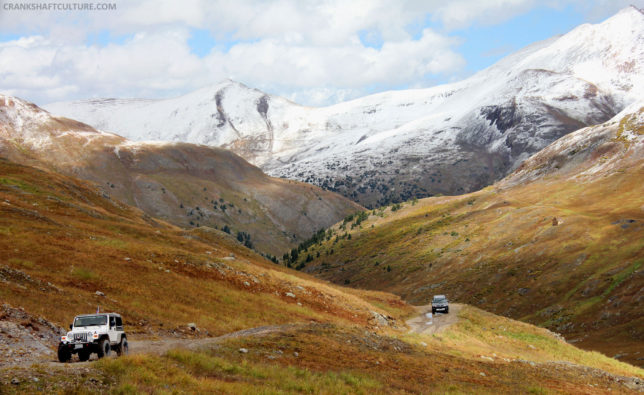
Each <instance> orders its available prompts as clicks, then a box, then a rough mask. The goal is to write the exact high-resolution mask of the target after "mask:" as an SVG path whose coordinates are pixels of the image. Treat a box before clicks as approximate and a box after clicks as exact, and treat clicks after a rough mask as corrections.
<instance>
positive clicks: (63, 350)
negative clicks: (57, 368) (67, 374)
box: [58, 344, 72, 362]
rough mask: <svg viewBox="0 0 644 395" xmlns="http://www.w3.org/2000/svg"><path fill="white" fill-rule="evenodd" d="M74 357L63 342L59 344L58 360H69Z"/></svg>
mask: <svg viewBox="0 0 644 395" xmlns="http://www.w3.org/2000/svg"><path fill="white" fill-rule="evenodd" d="M70 359H72V354H71V353H70V352H69V350H68V349H67V347H65V346H64V345H62V344H59V345H58V360H59V361H60V362H69V360H70Z"/></svg>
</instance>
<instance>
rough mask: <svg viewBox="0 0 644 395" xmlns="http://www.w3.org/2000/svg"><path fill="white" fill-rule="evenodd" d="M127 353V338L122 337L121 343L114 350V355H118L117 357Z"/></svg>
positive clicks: (128, 347)
mask: <svg viewBox="0 0 644 395" xmlns="http://www.w3.org/2000/svg"><path fill="white" fill-rule="evenodd" d="M129 351H130V346H129V345H128V344H127V338H125V337H122V338H121V343H120V344H119V345H118V346H117V348H116V355H118V356H119V357H120V356H123V355H127V353H128V352H129Z"/></svg>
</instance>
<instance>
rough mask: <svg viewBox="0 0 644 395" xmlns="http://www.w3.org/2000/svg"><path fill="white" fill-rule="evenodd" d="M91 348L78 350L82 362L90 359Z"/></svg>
mask: <svg viewBox="0 0 644 395" xmlns="http://www.w3.org/2000/svg"><path fill="white" fill-rule="evenodd" d="M89 354H90V352H89V350H81V351H79V352H78V359H80V361H81V362H85V361H87V360H88V359H89Z"/></svg>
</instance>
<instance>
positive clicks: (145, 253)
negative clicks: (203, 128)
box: [0, 160, 408, 335]
mask: <svg viewBox="0 0 644 395" xmlns="http://www.w3.org/2000/svg"><path fill="white" fill-rule="evenodd" d="M0 235H2V237H0V256H1V257H2V259H1V261H0V280H2V287H0V300H2V301H3V302H4V303H9V304H10V305H13V306H16V307H17V306H21V307H23V308H24V309H25V310H27V311H29V312H31V313H32V314H36V315H39V316H42V317H45V318H46V319H48V320H50V321H53V322H55V323H56V324H58V325H61V326H67V324H68V323H69V322H71V319H72V318H73V316H74V315H75V314H79V313H83V312H92V311H94V310H95V309H96V306H97V305H100V306H101V308H102V309H103V310H104V311H119V312H121V313H122V314H123V315H124V316H125V317H127V318H126V321H127V324H128V330H129V331H131V332H143V333H161V334H163V333H170V332H172V331H174V330H180V329H181V328H185V326H186V324H188V323H192V322H194V323H196V324H197V327H198V328H200V330H201V331H204V332H205V331H207V332H208V333H210V334H211V335H216V334H221V333H225V332H230V331H232V330H237V329H242V328H247V327H253V326H259V325H267V324H280V323H285V322H292V321H299V320H305V321H308V320H319V321H325V322H326V321H331V322H356V323H361V324H366V323H367V322H368V321H369V319H370V318H371V317H372V313H371V311H380V312H382V313H383V314H392V315H395V314H396V313H397V312H398V313H402V314H404V312H405V309H408V308H406V307H404V305H403V304H402V303H401V302H400V301H399V300H398V299H397V297H394V296H391V295H385V294H378V293H358V294H355V295H354V294H351V293H346V292H342V291H339V290H337V289H336V288H335V287H333V286H330V285H328V284H325V283H322V282H320V281H318V280H314V279H312V278H310V277H308V276H298V275H295V274H294V273H293V272H291V271H288V270H286V269H284V268H282V267H280V266H278V265H275V264H273V263H271V262H269V261H267V260H266V259H264V258H262V257H261V256H259V255H257V254H256V253H254V252H252V251H251V250H248V249H246V248H244V247H243V246H242V245H241V244H240V243H239V242H238V241H237V240H235V239H234V238H233V237H231V236H229V235H227V234H225V233H223V232H220V231H217V230H214V229H209V228H203V227H202V228H198V229H194V230H191V231H185V230H182V229H180V228H177V227H175V226H173V225H170V224H167V223H165V222H162V221H159V220H156V219H153V218H151V217H149V216H148V215H146V214H144V213H143V212H141V211H140V210H138V209H135V208H132V207H129V206H125V205H123V204H122V203H120V202H118V201H115V200H112V199H109V198H106V197H104V195H103V194H102V193H101V192H100V191H99V190H97V189H95V188H94V187H93V186H91V185H90V184H88V183H86V182H82V181H79V180H75V179H73V178H69V177H65V176H61V175H57V174H55V173H50V172H44V171H40V170H37V169H34V168H30V167H25V166H21V165H17V164H14V163H11V162H8V161H6V160H0ZM97 291H99V292H102V293H103V294H104V296H99V295H97V294H96V292H97ZM365 299H373V300H374V301H376V302H378V303H379V304H381V305H382V306H383V307H385V308H386V309H380V308H378V307H376V306H373V305H371V304H370V303H369V302H367V301H365ZM240 311H243V312H244V313H243V314H240V313H239V312H240Z"/></svg>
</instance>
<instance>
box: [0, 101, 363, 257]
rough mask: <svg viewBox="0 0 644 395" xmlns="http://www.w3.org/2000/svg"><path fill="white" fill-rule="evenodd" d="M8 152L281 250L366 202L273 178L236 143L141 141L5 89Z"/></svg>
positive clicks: (1, 129) (153, 210)
mask: <svg viewBox="0 0 644 395" xmlns="http://www.w3.org/2000/svg"><path fill="white" fill-rule="evenodd" d="M0 156H3V157H6V158H8V159H10V160H11V161H13V162H16V163H22V164H26V165H30V166H37V167H41V168H47V169H50V170H54V171H57V172H61V173H64V174H67V175H71V176H74V177H78V178H83V179H87V180H90V181H93V182H95V183H96V184H97V185H98V186H99V187H100V188H101V189H102V191H103V193H105V194H107V195H110V196H112V197H114V198H115V199H119V200H121V201H123V202H125V203H127V204H129V205H131V206H135V207H138V208H140V209H142V210H143V211H144V212H145V213H147V214H148V215H151V216H153V217H155V218H161V219H163V220H165V221H167V222H170V223H172V224H175V225H178V226H181V227H184V228H189V229H191V228H198V227H200V226H208V227H212V228H219V229H225V230H226V231H228V232H230V233H231V234H232V235H233V236H235V237H237V236H238V234H239V237H240V239H241V240H242V241H244V242H245V243H246V244H247V245H248V246H252V247H254V248H256V249H257V250H259V251H262V252H264V253H269V254H272V255H277V254H279V253H281V252H282V251H284V250H286V249H288V248H290V247H292V246H293V245H297V244H298V243H299V242H301V241H302V240H305V239H307V238H308V237H310V236H311V235H312V234H313V233H314V232H315V231H317V230H318V229H320V228H324V227H327V226H330V225H332V224H333V223H335V222H337V221H338V220H340V219H341V218H342V217H344V216H345V215H347V214H350V213H353V212H355V211H357V210H359V209H360V206H359V205H358V204H356V203H353V202H351V201H350V200H348V199H346V198H343V197H342V196H340V195H336V194H334V193H332V192H328V191H324V190H322V189H320V188H318V187H315V186H312V185H308V184H305V183H301V182H296V181H289V180H282V179H277V178H272V177H268V176H267V175H266V174H264V173H263V172H262V171H261V170H260V169H259V168H257V167H255V166H252V165H251V164H249V163H248V162H246V161H245V160H244V159H242V158H241V157H239V156H237V155H235V154H233V153H232V152H230V151H226V150H223V149H217V148H211V147H207V146H200V145H194V144H181V143H160V142H141V143H138V142H132V141H128V140H126V139H124V138H123V137H120V136H117V135H114V134H111V133H106V132H101V131H97V130H95V129H93V128H92V127H91V126H89V125H85V124H82V123H80V122H77V121H74V120H70V119H65V118H56V117H54V116H52V115H50V114H49V113H47V112H46V111H44V110H42V109H40V108H38V107H37V106H36V105H34V104H31V103H27V102H25V101H22V100H20V99H17V98H13V97H8V96H3V95H0Z"/></svg>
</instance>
